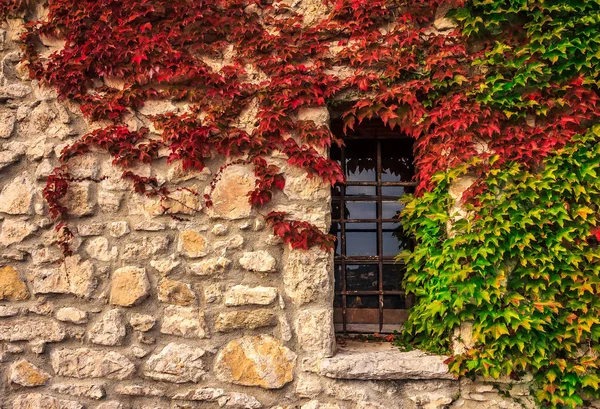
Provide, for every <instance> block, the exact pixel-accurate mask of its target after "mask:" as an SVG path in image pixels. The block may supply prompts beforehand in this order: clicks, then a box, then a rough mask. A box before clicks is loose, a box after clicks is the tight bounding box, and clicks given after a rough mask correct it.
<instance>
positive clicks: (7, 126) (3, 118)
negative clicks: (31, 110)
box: [0, 112, 17, 139]
mask: <svg viewBox="0 0 600 409" xmlns="http://www.w3.org/2000/svg"><path fill="white" fill-rule="evenodd" d="M16 123H17V120H16V117H15V115H14V114H13V113H12V112H0V139H6V138H10V136H11V134H12V132H13V130H14V129H15V124H16Z"/></svg>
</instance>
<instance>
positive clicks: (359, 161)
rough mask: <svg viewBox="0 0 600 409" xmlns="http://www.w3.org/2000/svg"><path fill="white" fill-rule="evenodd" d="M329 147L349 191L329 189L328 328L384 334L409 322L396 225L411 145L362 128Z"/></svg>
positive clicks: (409, 180) (409, 172) (406, 189)
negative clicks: (331, 281)
mask: <svg viewBox="0 0 600 409" xmlns="http://www.w3.org/2000/svg"><path fill="white" fill-rule="evenodd" d="M344 142H345V144H346V146H345V147H344V148H341V149H340V148H338V147H332V149H331V158H332V159H334V160H337V161H339V163H340V164H341V166H342V168H343V170H344V173H345V175H346V178H347V184H346V185H345V186H343V185H336V186H334V187H333V189H332V226H331V233H332V234H334V235H336V236H337V242H336V248H335V258H334V259H335V267H334V268H335V300H334V321H335V328H336V331H337V332H338V333H340V332H341V333H349V332H355V333H356V332H362V333H375V332H379V333H390V332H393V331H394V330H398V329H399V328H400V325H401V324H402V323H403V322H404V321H406V319H407V317H408V308H410V306H411V301H410V300H409V299H407V298H406V297H405V294H404V291H402V289H401V282H402V278H403V276H404V271H405V266H404V265H403V264H402V263H401V262H395V261H394V259H395V256H396V255H397V254H398V253H399V252H400V251H402V250H403V249H406V248H410V247H411V246H412V242H411V240H410V238H409V237H407V236H406V235H405V234H404V232H403V230H402V226H401V225H400V223H399V220H398V218H399V214H400V212H401V211H402V204H401V203H400V202H399V201H398V200H399V199H400V197H402V195H404V194H406V193H413V192H414V189H415V186H416V182H415V181H414V180H413V179H414V166H413V155H412V145H413V141H412V139H410V138H407V137H398V134H397V132H392V131H390V130H389V129H388V128H384V127H383V126H381V127H372V126H371V127H367V128H366V129H365V128H361V129H360V131H359V132H357V133H356V134H355V135H351V136H349V137H347V138H345V139H344Z"/></svg>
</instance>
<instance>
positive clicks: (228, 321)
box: [0, 0, 531, 409]
mask: <svg viewBox="0 0 600 409" xmlns="http://www.w3.org/2000/svg"><path fill="white" fill-rule="evenodd" d="M294 3H295V7H298V8H299V10H300V11H301V12H302V13H304V14H306V15H307V16H309V17H310V18H311V19H317V18H318V16H319V13H325V12H326V8H325V7H324V6H323V3H322V2H320V1H314V0H313V1H296V2H294ZM444 20H445V19H444ZM446 23H447V22H446ZM22 27H23V21H20V20H17V19H15V20H8V21H5V22H1V25H0V61H1V63H0V408H1V409H42V408H43V409H82V408H89V409H166V408H173V409H176V408H177V409H184V408H186V409H187V408H220V407H224V408H249V409H250V408H271V409H291V408H301V409H341V408H347V409H350V408H356V409H358V408H361V409H389V408H406V409H416V408H426V409H442V408H447V407H452V408H464V409H469V408H477V409H482V408H515V409H516V408H520V407H523V406H522V405H524V406H526V407H531V400H530V398H529V396H528V388H527V385H526V384H517V385H512V386H511V388H510V390H509V391H508V392H503V393H500V392H501V391H502V390H503V388H502V386H501V385H500V386H498V385H497V384H496V385H492V384H489V383H485V382H479V383H471V382H467V381H460V382H459V381H458V380H456V379H455V378H454V377H453V376H451V375H449V374H448V371H447V367H446V365H445V364H444V363H443V362H444V359H445V358H444V357H439V356H433V355H428V354H425V353H422V352H419V351H413V352H407V353H403V352H400V351H398V350H397V349H394V348H393V347H391V346H389V345H380V346H368V345H356V346H355V347H353V348H345V349H344V350H341V349H340V350H336V345H335V337H334V332H333V323H332V315H333V306H332V304H333V282H332V281H333V273H332V257H331V255H330V254H327V253H324V252H322V251H320V250H311V251H295V250H294V251H292V250H290V249H288V248H285V247H284V245H283V244H282V243H281V242H280V240H279V239H278V238H277V237H275V236H273V235H271V234H270V232H269V229H267V228H265V225H264V221H263V218H262V216H261V215H259V214H256V213H255V212H254V211H253V210H252V208H251V207H250V205H249V204H248V200H247V197H246V193H247V192H248V191H250V190H252V189H253V187H254V175H253V174H252V172H251V171H250V169H249V168H248V167H246V166H243V165H234V166H230V167H228V168H227V169H226V171H225V173H224V174H223V175H222V177H221V178H220V181H219V182H218V184H217V186H216V189H215V190H214V193H213V202H214V206H213V207H212V208H211V209H203V203H202V201H201V200H199V199H198V197H197V196H194V195H192V194H189V193H188V192H187V191H185V190H183V191H180V192H179V193H178V194H179V195H180V196H179V197H178V198H177V199H178V201H177V202H176V203H173V204H172V206H170V207H169V210H168V212H167V214H163V213H164V212H163V211H162V209H161V206H160V204H159V203H158V202H154V201H152V200H150V199H143V198H140V197H139V196H137V195H136V194H134V193H131V192H132V189H131V186H130V185H129V184H128V183H126V182H124V181H123V180H121V179H120V174H119V172H118V171H117V170H116V169H115V168H114V167H113V166H112V165H111V163H110V159H109V158H108V157H107V156H106V155H104V154H102V153H100V152H95V153H90V154H88V155H86V156H83V157H79V158H76V159H73V160H72V161H71V162H70V163H69V164H68V165H69V168H70V169H71V172H72V173H73V174H74V175H75V176H76V177H78V178H94V179H97V180H101V181H100V182H98V183H95V182H90V181H82V182H78V183H75V184H74V185H73V187H72V189H71V190H70V192H69V194H68V196H67V197H66V198H65V203H64V204H65V205H67V206H68V208H69V209H70V213H71V216H72V220H73V227H74V228H75V231H76V233H77V234H76V239H75V242H74V244H73V249H74V250H75V253H74V255H73V256H70V257H67V258H66V259H63V258H62V254H61V252H60V250H59V249H58V248H57V247H56V246H54V245H53V242H54V240H55V238H56V237H55V230H54V228H53V223H52V222H51V220H50V217H49V215H48V211H47V205H46V203H45V202H44V200H43V198H42V194H41V192H42V189H43V187H44V184H45V178H46V177H47V176H48V174H49V173H50V172H51V171H52V169H53V168H54V167H55V166H56V165H57V157H58V155H59V153H60V151H61V149H62V148H63V147H64V146H66V145H67V144H70V143H72V142H73V141H74V140H76V138H78V137H79V136H81V135H83V134H85V133H86V132H88V131H90V130H92V129H95V128H97V127H98V126H99V125H98V124H95V123H89V122H87V121H86V120H85V119H84V118H83V117H82V116H81V114H80V111H79V108H78V107H77V106H76V105H75V104H73V103H70V102H68V101H67V102H58V101H57V100H56V95H55V93H54V92H53V91H51V90H49V89H44V88H41V87H40V86H39V84H38V83H37V82H36V81H30V80H28V73H27V72H26V69H25V68H24V67H23V66H22V65H21V64H20V63H19V61H20V52H19V43H18V38H19V34H20V32H21V30H22ZM46 47H47V51H48V52H51V51H53V50H55V49H56V47H57V45H56V44H46ZM107 85H110V84H107ZM185 109H186V106H185V105H183V104H175V103H172V102H170V101H154V102H152V103H149V104H147V105H146V106H145V107H144V108H143V109H141V110H140V111H139V112H136V113H135V114H133V115H131V116H130V117H129V119H128V121H127V125H128V126H129V127H131V128H132V129H137V128H139V127H142V126H149V125H150V122H149V120H148V116H149V115H152V114H156V113H161V112H169V111H172V112H181V111H182V110H185ZM247 116H248V118H246V121H247V123H248V124H249V125H248V126H251V125H250V124H251V123H252V119H253V118H252V116H251V115H247ZM298 116H299V118H302V119H312V120H314V121H316V122H319V123H325V124H327V123H328V122H329V113H328V111H327V109H325V108H312V109H303V110H301V112H299V113H298ZM241 120H242V119H241ZM272 161H273V162H274V163H275V164H277V165H278V166H280V167H281V168H282V169H284V170H285V172H286V178H287V184H286V188H285V190H284V191H283V192H282V193H278V194H276V195H275V198H274V201H273V206H272V208H273V209H272V210H276V211H286V212H289V213H291V215H292V216H293V217H295V218H296V219H299V220H307V221H310V222H311V223H314V224H316V225H317V226H319V227H320V228H321V229H323V230H324V231H326V230H327V228H328V224H329V206H330V191H329V188H328V186H326V185H323V184H321V183H320V182H319V181H318V180H316V179H307V178H306V174H304V173H303V172H302V171H300V170H298V169H295V168H290V167H289V166H288V165H287V164H286V162H285V160H284V159H283V158H280V157H273V158H272ZM221 165H222V162H220V161H217V160H214V161H213V162H209V166H208V168H207V169H205V170H204V171H202V172H186V171H184V170H183V169H182V168H181V167H180V166H178V165H176V164H175V165H172V166H167V165H166V159H165V158H163V160H162V162H159V163H157V164H156V166H152V167H150V166H140V167H138V168H137V169H135V171H136V172H137V173H139V174H142V175H146V176H150V175H153V176H156V177H158V178H159V180H165V181H168V182H170V183H174V184H177V185H178V186H181V187H189V188H193V189H195V190H197V191H200V192H202V191H205V190H206V189H207V187H208V185H209V183H210V181H211V177H212V175H213V173H212V172H215V171H216V170H217V169H218V168H219V166H221ZM173 214H175V215H183V216H187V217H186V220H187V221H176V220H174V219H173V218H171V217H170V216H171V215H173ZM505 389H507V390H508V388H505Z"/></svg>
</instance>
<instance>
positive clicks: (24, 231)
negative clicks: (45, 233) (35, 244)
mask: <svg viewBox="0 0 600 409" xmlns="http://www.w3.org/2000/svg"><path fill="white" fill-rule="evenodd" d="M37 229H38V228H37V226H36V225H35V224H33V223H30V222H28V221H26V220H18V219H7V220H4V222H3V223H2V230H0V246H10V245H11V244H14V243H20V242H22V241H23V240H25V239H26V238H28V237H29V236H31V235H32V234H33V233H34V232H36V231H37Z"/></svg>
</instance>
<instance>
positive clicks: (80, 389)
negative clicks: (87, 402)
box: [50, 384, 106, 400]
mask: <svg viewBox="0 0 600 409" xmlns="http://www.w3.org/2000/svg"><path fill="white" fill-rule="evenodd" d="M50 389H52V390H53V391H54V392H56V393H59V394H63V395H71V396H77V397H80V398H88V399H95V400H99V399H102V398H103V397H104V396H105V395H106V392H105V390H104V387H103V386H102V385H71V384H58V385H52V386H51V387H50Z"/></svg>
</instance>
